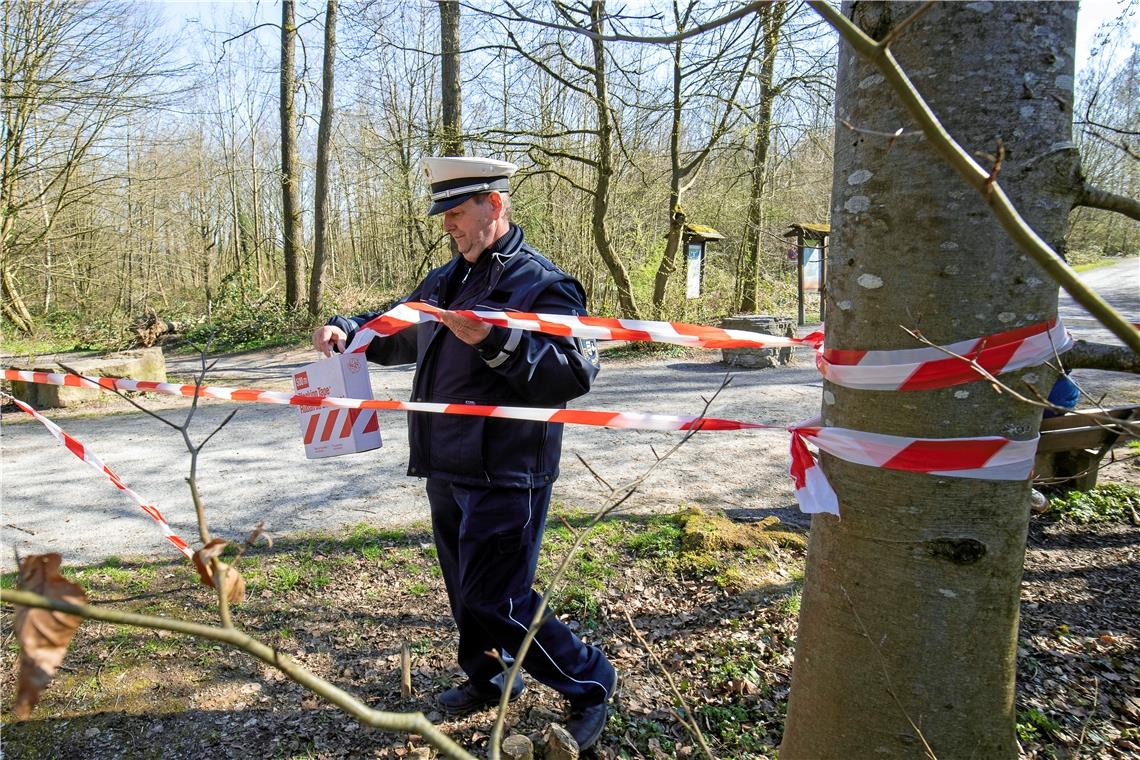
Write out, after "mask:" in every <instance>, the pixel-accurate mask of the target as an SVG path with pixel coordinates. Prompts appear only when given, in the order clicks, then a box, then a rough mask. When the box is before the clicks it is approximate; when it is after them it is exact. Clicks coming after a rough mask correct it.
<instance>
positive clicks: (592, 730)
mask: <svg viewBox="0 0 1140 760" xmlns="http://www.w3.org/2000/svg"><path fill="white" fill-rule="evenodd" d="M619 683H620V681H619V680H618V674H617V671H614V685H613V688H612V689H610V692H609V694H607V695H606V696H605V697H603V698H602V701H601V702H599V703H597V704H593V705H587V706H585V707H579V708H576V709H575V708H572V709H571V710H570V720H569V721H567V723H566V730H567V731H569V732H570V735H571V736H573V737H574V741H576V742H578V749H579V751H584V750H587V749H589V748H590V747H593V746H594V744H595V743H596V742H597V741H598V738H599V737H601V735H602V730H603V729H604V728H605V727H606V720H607V719H608V718H609V717H610V705H609V703H610V700H612V699H614V698H615V697H616V696H617V692H618V685H619Z"/></svg>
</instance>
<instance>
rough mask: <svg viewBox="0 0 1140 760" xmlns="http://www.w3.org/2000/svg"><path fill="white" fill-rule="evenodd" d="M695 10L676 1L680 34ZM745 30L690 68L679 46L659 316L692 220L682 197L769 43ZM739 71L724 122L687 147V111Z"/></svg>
mask: <svg viewBox="0 0 1140 760" xmlns="http://www.w3.org/2000/svg"><path fill="white" fill-rule="evenodd" d="M695 10H696V3H695V2H690V3H689V4H688V6H686V8H685V10H684V11H683V12H682V11H681V8H680V6H679V5H678V4H677V3H676V2H674V3H673V18H674V24H675V26H676V28H677V31H678V32H684V31H685V28H686V27H687V26H688V25H689V23H690V21H691V19H692V15H693V13H694V11H695ZM766 13H767V14H768V15H770V11H769V10H768V9H767V8H764V9H762V10H761V14H760V15H761V18H762V19H763V18H764V16H765V14H766ZM781 13H782V11H781ZM749 21H751V19H750V20H749ZM750 25H751V26H752V29H753V33H752V34H751V35H749V34H748V27H749V26H750ZM741 26H742V27H743V28H742V29H741V30H740V31H736V30H733V31H734V33H733V34H730V35H729V37H728V39H727V40H726V42H725V44H724V45H723V46H722V47H719V48H718V49H716V50H714V51H713V53H712V54H711V55H710V56H709V57H708V58H707V59H706V60H698V61H695V62H693V63H692V64H691V66H686V65H685V60H684V57H683V55H682V53H683V45H684V40H681V39H678V40H677V41H676V42H674V43H673V55H672V63H673V67H672V68H673V87H672V96H673V97H672V106H671V113H672V119H671V127H670V130H669V198H668V209H669V233H668V237H667V239H666V243H665V253H664V254H662V256H661V263H660V264H658V265H657V274H656V276H655V277H654V281H653V312H654V314H655V315H660V314H661V309H662V307H663V306H664V304H665V289H666V287H667V286H668V284H669V277H670V276H671V275H672V274H673V271H674V270H675V269H676V267H677V263H676V262H677V250H678V249H679V248H680V246H681V234H682V232H683V231H684V227H685V219H686V216H685V211H684V209H683V208H682V206H681V196H682V195H683V194H684V193H685V192H686V191H688V189H689V188H690V187H691V186H692V184H693V182H694V181H695V178H696V175H697V173H698V172H699V171H700V169H701V167H702V166H703V165H704V163H705V159H707V158H708V157H709V154H710V153H711V152H712V151H713V149H714V148H716V146H717V143H719V142H720V139H721V138H722V137H724V135H725V134H726V133H727V132H728V131H729V129H730V128H731V127H732V126H733V124H734V123H735V118H734V117H736V118H738V117H739V111H738V110H737V109H736V108H735V107H734V105H735V104H734V101H735V100H736V96H737V93H738V92H739V91H740V86H741V84H742V83H743V82H744V78H745V77H746V76H747V74H748V70H749V68H750V67H751V64H752V58H753V56H755V55H756V51H757V47H758V45H759V44H760V42H761V40H762V39H763V40H766V39H767V38H766V37H762V36H761V35H760V33H759V32H760V31H761V30H762V29H763V28H764V27H763V26H762V25H757V24H744V23H742V24H741ZM741 37H744V39H745V40H746V41H747V44H746V45H745V49H744V51H743V52H742V53H739V54H738V55H737V56H736V57H737V58H739V60H738V61H731V60H730V58H731V57H732V55H731V54H732V52H733V51H732V49H733V47H734V46H735V45H736V44H737V43H738V41H739V39H740V38H741ZM773 57H774V56H773ZM726 69H727V70H726ZM733 69H735V70H736V71H737V72H738V73H737V74H736V75H735V76H734V77H733V78H732V80H731V81H732V85H731V90H730V91H729V93H728V94H727V96H726V99H725V102H724V103H723V104H722V105H721V106H720V108H721V109H722V110H721V115H720V118H719V119H717V120H716V123H715V124H714V126H713V128H712V129H711V130H710V131H709V132H708V133H707V134H706V135H705V136H704V139H703V140H702V141H701V144H700V145H697V146H688V145H683V143H682V137H683V131H684V130H683V126H684V121H683V117H684V114H685V112H686V111H687V110H690V111H691V110H693V109H694V106H695V104H694V101H696V100H698V98H697V97H696V96H697V95H699V94H700V93H702V92H707V91H709V90H713V91H714V92H715V85H716V82H717V80H720V79H723V78H725V76H726V74H728V73H729V72H731V71H732V70H733ZM690 71H694V72H701V73H703V76H700V77H699V81H698V82H697V83H696V84H695V85H694V84H691V83H688V82H687V81H686V80H687V79H688V80H692V79H693V78H694V77H692V76H687V75H688V73H689V72H690Z"/></svg>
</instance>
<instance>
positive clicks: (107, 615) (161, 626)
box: [0, 589, 475, 760]
mask: <svg viewBox="0 0 1140 760" xmlns="http://www.w3.org/2000/svg"><path fill="white" fill-rule="evenodd" d="M0 602H3V603H6V604H12V605H22V606H24V607H39V608H41V609H45V610H55V611H57V612H65V613H68V614H70V615H76V616H78V617H81V618H84V619H86V620H98V621H101V622H104V623H114V624H116V625H129V626H132V627H135V628H151V629H155V630H161V631H171V632H173V633H181V634H185V635H187V636H194V637H196V638H201V639H209V640H210V641H217V642H219V643H222V644H228V645H229V646H231V647H233V648H235V649H240V650H241V651H243V652H245V653H246V654H249V655H252V656H253V657H256V658H257V659H259V660H261V661H262V662H264V663H266V664H267V665H271V666H273V667H274V668H277V669H278V670H280V671H281V672H282V673H284V674H285V675H286V676H288V677H289V678H291V679H292V680H293V681H296V682H297V683H298V684H300V685H301V686H304V687H305V688H306V689H308V690H309V691H311V692H313V693H314V694H317V695H319V696H321V697H323V698H324V699H326V700H328V701H329V702H331V703H332V704H334V705H336V706H337V707H339V708H340V709H341V710H343V711H344V712H346V713H348V714H349V715H351V716H352V717H354V718H356V719H357V720H358V721H360V722H361V723H363V724H365V725H366V726H372V727H374V728H380V729H384V730H386V731H398V732H402V733H415V734H419V735H420V736H422V737H423V738H424V739H425V740H426V741H427V742H428V743H429V744H431V745H432V746H433V747H435V748H436V749H438V750H439V751H440V752H442V753H444V755H446V756H447V757H450V758H457V759H459V760H475V757H474V755H471V754H470V753H468V752H467V751H466V750H464V749H463V748H462V747H460V746H459V745H458V744H456V743H455V741H453V740H452V739H451V738H450V737H449V736H447V735H446V734H444V733H443V732H442V731H440V730H439V729H438V728H436V727H435V726H434V725H433V724H432V723H431V721H429V720H428V719H427V718H426V717H424V715H423V713H390V712H384V711H382V710H374V709H372V708H371V707H368V706H367V705H365V704H364V703H363V702H361V701H360V700H359V699H357V698H356V697H354V696H352V695H351V694H349V693H348V692H346V691H344V690H343V689H341V688H340V687H338V686H335V685H334V684H332V683H330V682H328V681H326V680H324V679H323V678H321V677H320V676H317V675H314V674H313V673H310V672H309V671H308V670H306V669H305V668H303V667H302V666H301V665H299V664H297V662H296V661H294V660H293V659H292V658H291V657H289V655H287V654H285V653H283V652H281V651H279V650H277V649H275V648H273V647H270V646H267V645H266V644H263V643H262V642H260V641H258V640H257V639H255V638H253V637H251V636H250V635H248V634H246V633H244V632H243V631H241V630H239V629H237V628H219V627H215V626H209V625H202V624H201V623H192V622H190V621H187V620H178V619H175V618H165V617H157V616H154V615H139V614H137V613H133V612H122V611H119V610H112V609H106V608H103V607H99V606H95V605H88V604H71V603H69V602H64V601H61V600H59V599H52V598H50V597H46V596H41V595H40V594H34V593H32V592H30V591H19V590H13V589H0Z"/></svg>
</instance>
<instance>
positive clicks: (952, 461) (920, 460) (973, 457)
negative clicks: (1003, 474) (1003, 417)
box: [882, 438, 1009, 472]
mask: <svg viewBox="0 0 1140 760" xmlns="http://www.w3.org/2000/svg"><path fill="white" fill-rule="evenodd" d="M1007 443H1009V441H1008V440H1007V439H1003V438H999V439H996V440H987V439H977V438H974V439H968V438H967V439H959V440H947V441H937V440H919V441H912V442H911V443H909V444H907V445H906V447H905V448H903V449H902V450H901V451H899V453H897V454H895V455H894V456H893V457H891V458H890V459H888V460H887V461H886V462H883V464H882V466H883V467H886V468H889V469H892V470H910V471H911V472H935V471H939V472H941V471H943V470H945V471H951V470H974V469H977V468H980V467H983V466H985V464H986V462H988V461H989V460H990V457H992V456H993V455H994V454H996V453H998V452H999V451H1001V449H1002V448H1003V447H1004V446H1005V445H1006V444H1007Z"/></svg>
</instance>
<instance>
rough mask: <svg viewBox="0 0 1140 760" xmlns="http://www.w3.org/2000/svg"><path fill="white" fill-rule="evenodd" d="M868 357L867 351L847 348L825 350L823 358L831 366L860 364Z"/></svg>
mask: <svg viewBox="0 0 1140 760" xmlns="http://www.w3.org/2000/svg"><path fill="white" fill-rule="evenodd" d="M866 355H867V352H866V351H855V350H852V349H847V348H825V349H823V358H824V359H825V360H826V361H827V362H828V363H829V364H858V363H859V362H861V361H863V357H864V356H866Z"/></svg>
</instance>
